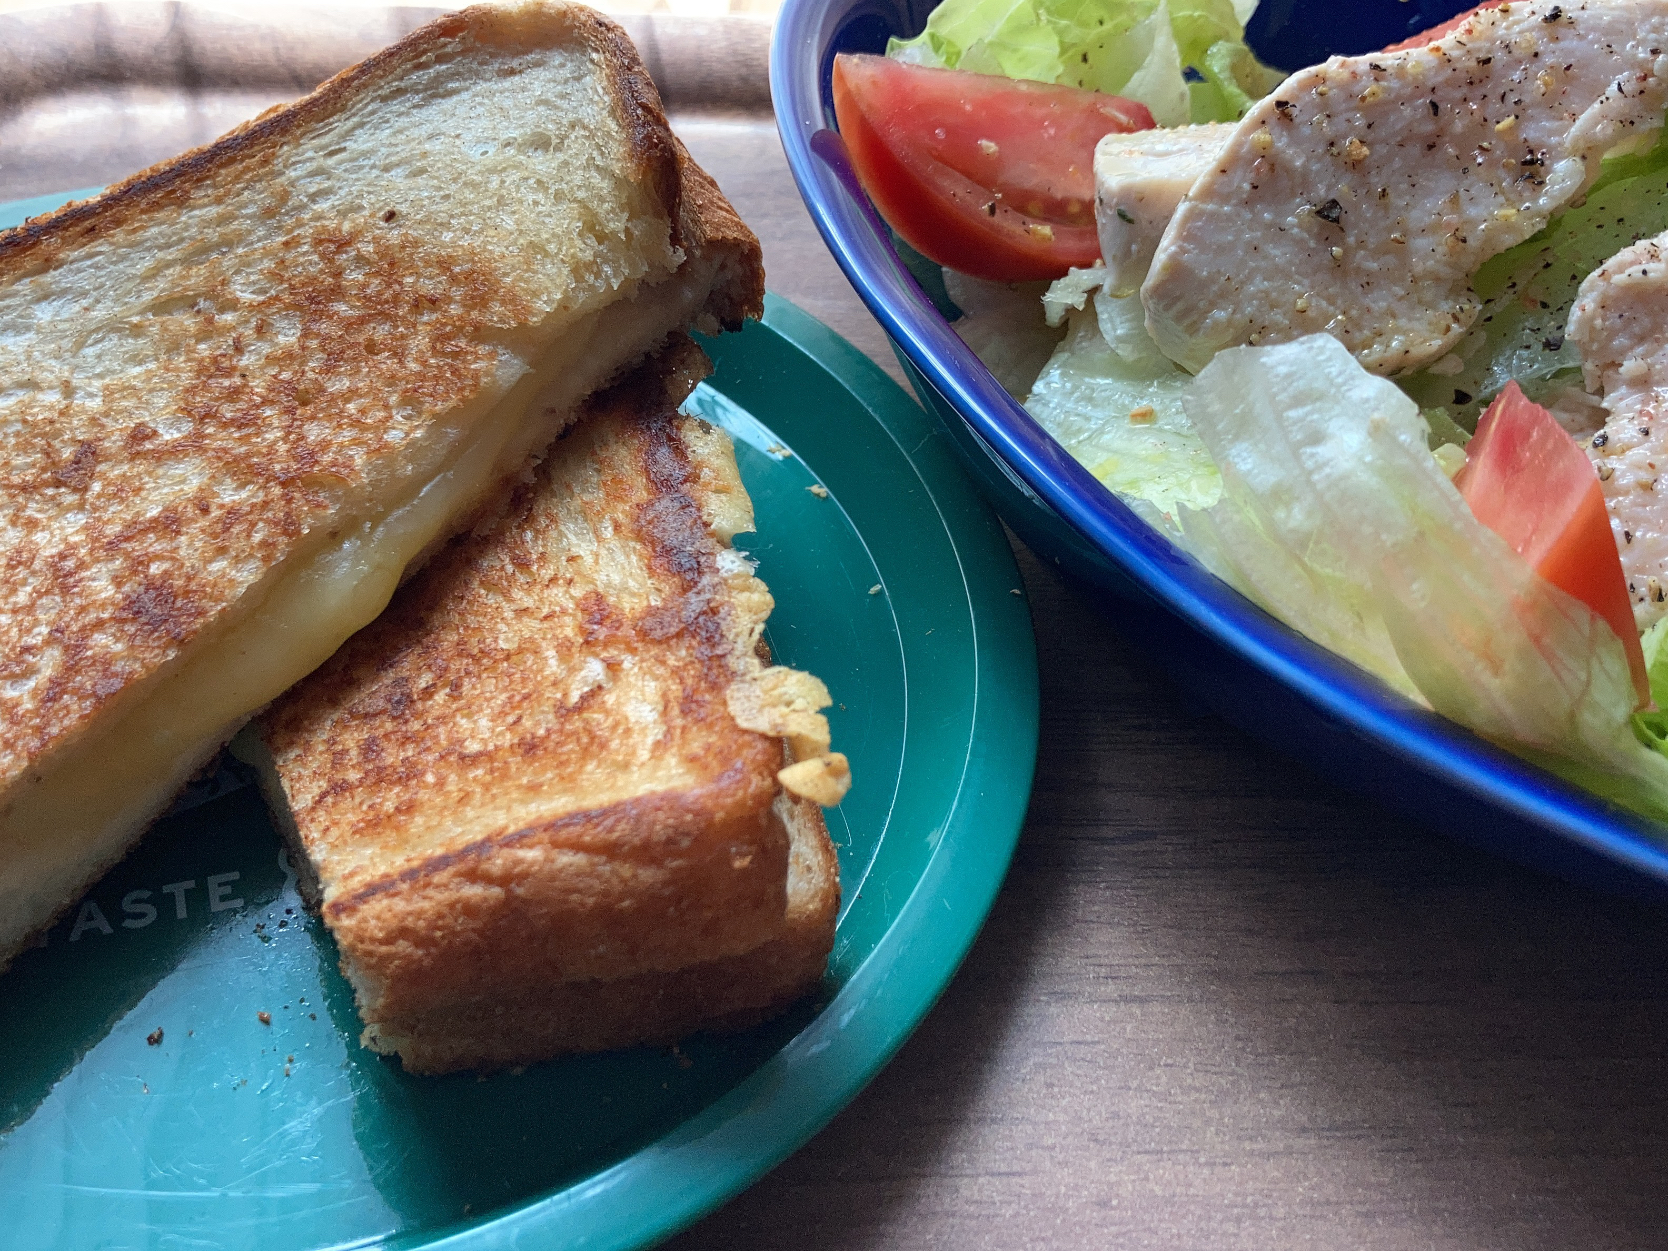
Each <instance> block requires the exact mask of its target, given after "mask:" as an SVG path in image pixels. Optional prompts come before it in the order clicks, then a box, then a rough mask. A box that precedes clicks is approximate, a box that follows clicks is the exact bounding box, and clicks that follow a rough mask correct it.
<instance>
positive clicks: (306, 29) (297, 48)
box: [0, 0, 779, 201]
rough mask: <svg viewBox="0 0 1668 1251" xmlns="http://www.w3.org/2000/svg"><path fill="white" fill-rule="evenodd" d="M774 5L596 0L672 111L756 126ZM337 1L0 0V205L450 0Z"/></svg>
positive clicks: (111, 164)
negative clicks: (399, 0) (423, 1)
mask: <svg viewBox="0 0 1668 1251" xmlns="http://www.w3.org/2000/svg"><path fill="white" fill-rule="evenodd" d="M778 3H779V0H605V2H604V3H602V4H599V5H597V6H595V7H598V8H601V9H603V10H604V11H607V12H610V13H613V14H615V15H616V16H617V17H618V18H619V19H620V21H621V23H622V25H624V26H625V27H626V30H627V33H628V34H629V35H630V36H631V37H632V39H633V41H634V42H635V43H636V44H637V46H638V48H639V50H640V51H641V52H642V54H643V58H644V61H645V62H646V63H647V65H648V67H649V71H650V73H651V74H653V75H654V78H655V81H656V82H657V83H658V84H659V86H660V90H661V94H662V96H663V97H664V98H665V101H666V105H667V109H668V111H669V112H673V113H681V114H684V115H686V116H690V117H691V118H693V117H696V116H699V117H706V118H713V117H720V118H730V119H734V120H738V121H739V120H742V119H745V118H756V119H757V120H758V121H759V122H760V123H761V124H765V125H768V124H769V110H770V90H769V85H768V82H767V76H768V64H769V42H770V23H771V18H772V15H773V14H774V12H775V10H776V8H777V7H778ZM459 7H462V6H461V5H437V6H423V7H414V6H406V7H389V6H386V5H381V4H373V3H368V2H365V0H349V2H348V3H339V4H332V5H330V6H328V7H324V6H316V5H315V6H308V5H302V4H286V3H260V4H254V3H247V2H245V0H210V2H208V3H178V2H175V0H167V2H158V0H106V2H104V3H82V4H62V3H45V2H43V0H0V201H6V200H13V199H21V198H25V197H33V196H37V195H41V194H44V193H50V192H57V191H69V190H78V189H81V188H85V187H93V186H101V185H104V184H107V183H109V182H112V181H115V180H116V179H119V178H122V177H124V176H126V175H128V174H131V173H133V172H134V171H136V170H139V169H142V168H144V167H145V166H147V165H150V164H152V163H154V162H156V161H159V160H163V159H165V158H167V157H170V156H173V155H175V154H176V153H178V152H180V151H182V150H184V149H186V148H190V147H195V146H197V145H198V144H202V143H207V142H208V141H209V140H211V139H214V138H215V137H216V136H218V135H220V134H223V133H224V132H225V131H227V130H229V129H231V128H232V127H233V126H235V125H237V124H238V123H240V122H242V121H245V120H247V119H248V118H251V117H253V116H255V115H256V114H257V113H259V112H261V111H262V110H263V109H266V108H269V107H271V106H272V105H274V104H277V103H280V102H282V101H285V100H291V99H294V98H295V97H296V96H298V95H301V94H303V93H304V92H307V91H309V90H311V89H312V88H313V87H315V86H317V85H318V84H319V83H320V82H322V81H323V80H324V79H326V78H328V77H329V76H330V75H332V74H334V73H336V72H337V71H338V70H340V69H342V68H344V67H346V66H348V65H351V64H353V63H354V62H356V61H359V60H362V59H364V58H365V57H367V56H369V55H371V54H372V53H373V52H375V51H377V50H378V49H379V48H382V47H384V46H385V45H387V44H388V43H390V42H392V41H393V40H395V39H398V38H399V37H400V36H402V35H404V34H406V33H407V32H408V31H410V30H412V29H414V28H415V27H417V26H420V25H422V24H423V23H424V22H426V21H429V20H430V19H431V18H433V17H434V16H436V15H437V14H438V13H441V12H444V11H445V10H446V9H448V8H459Z"/></svg>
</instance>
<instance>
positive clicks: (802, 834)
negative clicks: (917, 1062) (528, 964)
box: [360, 793, 840, 1076]
mask: <svg viewBox="0 0 1668 1251" xmlns="http://www.w3.org/2000/svg"><path fill="white" fill-rule="evenodd" d="M774 807H775V810H776V813H777V815H778V816H779V817H780V818H781V819H782V821H783V824H784V825H785V826H786V828H787V829H788V831H789V837H790V839H791V843H792V850H791V855H792V857H793V860H794V863H795V867H794V868H793V869H790V874H791V875H793V876H795V877H797V879H798V880H797V881H795V882H794V883H793V885H791V886H790V896H789V899H788V907H787V913H786V915H785V917H784V924H783V926H782V930H781V932H780V933H778V934H777V935H776V936H775V937H773V938H770V939H768V940H766V941H765V942H763V943H761V944H759V945H758V946H757V947H754V948H752V949H751V950H749V951H745V952H742V953H740V954H739V955H734V956H728V957H724V958H721V959H718V960H711V961H705V962H702V963H699V964H694V965H690V966H688V967H685V968H683V969H678V970H675V971H672V972H664V973H645V974H640V975H637V976H633V977H626V978H620V979H618V980H615V981H589V982H570V983H566V984H564V985H562V986H560V987H556V988H554V989H546V988H542V987H541V988H533V990H532V992H531V993H530V995H529V998H528V1001H527V1002H526V1003H505V1004H499V1005H494V1006H493V1007H492V1008H490V1009H489V1010H486V1011H481V1010H473V1011H470V1012H466V1013H461V1014H454V1013H451V1012H447V1011H445V1010H441V1011H437V1012H432V1013H427V1014H423V1015H421V1016H417V1017H410V1018H406V1019H402V1020H399V1021H389V1022H379V1023H373V1024H369V1025H367V1026H366V1027H365V1030H364V1032H363V1034H362V1035H361V1039H360V1040H361V1041H362V1042H363V1043H364V1044H365V1046H367V1047H369V1048H370V1049H371V1050H373V1051H377V1052H379V1053H381V1054H384V1055H390V1056H393V1055H397V1056H398V1057H399V1059H400V1062H401V1064H402V1066H403V1067H404V1068H405V1069H406V1071H407V1072H410V1073H416V1074H420V1075H425V1076H434V1075H439V1074H444V1073H455V1072H460V1071H466V1070H475V1071H480V1072H491V1071H493V1070H497V1069H504V1068H509V1067H512V1066H515V1065H521V1064H530V1063H534V1062H537V1061H541V1060H545V1059H551V1058H555V1057H559V1056H564V1055H573V1054H577V1053H584V1052H591V1051H602V1050H611V1049H613V1048H616V1047H626V1046H650V1047H653V1046H666V1045H668V1044H671V1043H675V1042H677V1041H678V1040H679V1039H682V1038H686V1037H688V1036H689V1035H691V1034H695V1033H713V1034H726V1033H734V1032H736V1031H739V1030H744V1029H750V1028H752V1027H753V1026H755V1025H758V1024H760V1023H761V1022H763V1021H766V1020H769V1019H770V1018H772V1017H775V1016H778V1015H780V1014H781V1013H782V1012H784V1011H786V1010H787V1009H788V1008H789V1007H790V1006H791V1005H792V1004H794V1003H795V1002H797V1001H798V1000H800V999H802V998H804V997H805V996H806V995H808V994H810V993H811V992H812V991H813V990H815V989H816V988H817V986H818V985H820V984H821V983H822V981H823V978H824V976H825V975H826V972H827V967H828V957H829V954H830V953H831V952H832V950H833V947H834V926H835V921H836V920H837V919H838V916H839V910H840V863H839V857H838V855H837V854H836V853H835V850H834V844H833V842H832V841H831V840H830V838H829V836H828V827H827V824H826V823H825V821H824V818H823V814H822V810H821V809H820V808H819V807H818V806H817V805H816V804H814V803H811V802H809V801H808V800H803V799H795V798H794V797H792V796H791V795H787V794H785V793H784V794H781V795H778V796H777V799H776V802H775V805H774ZM553 1008H554V1010H553Z"/></svg>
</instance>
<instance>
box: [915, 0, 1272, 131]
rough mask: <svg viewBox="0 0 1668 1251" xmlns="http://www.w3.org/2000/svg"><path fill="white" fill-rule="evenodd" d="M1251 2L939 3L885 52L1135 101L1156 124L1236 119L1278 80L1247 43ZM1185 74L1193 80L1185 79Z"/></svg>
mask: <svg viewBox="0 0 1668 1251" xmlns="http://www.w3.org/2000/svg"><path fill="white" fill-rule="evenodd" d="M1255 9H1256V0H943V2H942V3H941V4H939V6H938V7H937V8H936V9H934V10H933V11H932V14H931V15H930V16H929V17H928V18H927V28H926V29H925V30H924V31H922V32H921V33H920V34H919V35H917V36H916V37H915V38H914V39H908V40H899V39H893V40H892V41H891V42H890V43H889V44H888V45H887V49H886V54H887V55H888V56H891V57H896V58H897V59H898V60H901V61H908V62H910V63H912V64H915V65H930V66H936V67H940V68H945V69H964V70H970V71H972V72H974V73H979V74H1001V75H1004V76H1006V77H1008V78H1029V79H1034V80H1035V81H1037V82H1047V83H1067V84H1069V85H1071V86H1075V87H1086V88H1088V89H1090V90H1092V91H1105V92H1110V93H1112V94H1115V95H1121V96H1125V97H1127V98H1129V99H1132V100H1139V101H1140V102H1141V103H1143V104H1145V105H1146V106H1147V107H1148V108H1149V109H1151V110H1152V114H1153V118H1154V120H1155V121H1157V122H1158V124H1159V125H1161V126H1179V125H1181V124H1183V123H1185V122H1189V121H1194V122H1229V121H1238V120H1239V118H1240V117H1241V116H1243V114H1244V112H1245V110H1246V109H1247V108H1249V107H1250V106H1251V104H1252V102H1253V101H1254V100H1256V99H1257V98H1259V97H1261V96H1263V95H1265V94H1266V93H1267V92H1269V91H1270V90H1272V89H1273V87H1274V85H1275V84H1276V83H1278V82H1279V81H1280V80H1281V78H1282V77H1283V76H1282V75H1281V74H1280V73H1279V71H1277V70H1271V69H1269V68H1268V67H1267V66H1265V65H1262V64H1261V63H1260V62H1258V61H1257V59H1256V57H1255V56H1254V55H1253V54H1252V52H1251V50H1250V49H1249V48H1248V47H1247V46H1246V44H1245V22H1246V20H1247V19H1248V18H1249V17H1250V15H1251V13H1252V12H1253V11H1254V10H1255ZM1189 70H1192V71H1193V72H1194V75H1195V76H1196V77H1197V78H1198V80H1199V81H1195V82H1189V81H1188V73H1187V71H1189Z"/></svg>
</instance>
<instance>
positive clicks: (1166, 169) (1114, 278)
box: [1095, 122, 1235, 296]
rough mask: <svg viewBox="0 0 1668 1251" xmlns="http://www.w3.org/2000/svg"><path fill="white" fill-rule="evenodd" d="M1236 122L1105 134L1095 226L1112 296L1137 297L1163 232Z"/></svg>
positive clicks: (1098, 152) (1099, 150) (1098, 150)
mask: <svg viewBox="0 0 1668 1251" xmlns="http://www.w3.org/2000/svg"><path fill="white" fill-rule="evenodd" d="M1234 129H1235V127H1234V124H1233V123H1231V122H1206V123H1205V124H1203V125H1200V126H1175V127H1171V128H1168V129H1166V128H1164V127H1159V128H1158V129H1156V130H1137V131H1135V132H1134V133H1133V134H1127V135H1106V136H1105V137H1104V138H1102V139H1101V141H1100V142H1099V143H1098V144H1096V145H1095V226H1096V228H1097V230H1098V231H1099V234H1100V254H1101V257H1102V259H1104V260H1105V261H1106V268H1107V271H1108V274H1107V277H1108V280H1109V281H1110V282H1111V284H1112V286H1111V290H1112V294H1113V295H1120V296H1121V295H1134V294H1135V292H1136V291H1137V290H1138V289H1139V288H1140V286H1141V280H1142V279H1143V278H1145V277H1146V276H1147V266H1148V265H1149V264H1150V263H1151V262H1152V259H1153V252H1154V250H1155V249H1156V248H1157V247H1158V241H1159V238H1160V237H1161V236H1162V235H1163V234H1164V228H1165V227H1166V226H1168V225H1169V224H1170V218H1171V216H1172V215H1173V214H1174V213H1175V211H1176V206H1177V205H1178V204H1180V203H1181V201H1182V197H1183V196H1185V195H1186V194H1187V193H1188V191H1189V190H1190V189H1191V188H1192V186H1193V184H1194V183H1196V182H1198V181H1199V179H1200V178H1201V177H1202V176H1203V175H1204V174H1205V173H1206V172H1207V171H1208V170H1209V169H1210V165H1211V162H1212V161H1214V160H1215V159H1216V158H1217V156H1218V155H1219V154H1220V153H1221V151H1222V149H1223V148H1224V147H1226V146H1227V143H1228V140H1229V139H1230V138H1232V136H1233V133H1234Z"/></svg>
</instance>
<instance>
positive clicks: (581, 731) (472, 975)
mask: <svg viewBox="0 0 1668 1251" xmlns="http://www.w3.org/2000/svg"><path fill="white" fill-rule="evenodd" d="M685 348H686V350H687V351H689V352H693V351H694V349H693V346H692V345H688V344H687V341H686V343H685ZM661 369H662V370H664V371H667V372H671V373H679V372H681V373H682V375H683V376H684V377H685V378H686V379H687V378H688V377H689V376H690V375H689V371H688V369H687V368H681V369H680V366H679V362H678V361H677V360H672V361H669V362H668V361H663V362H662V363H661ZM662 386H663V384H662V383H661V382H660V381H659V379H658V377H657V376H656V373H655V371H651V370H644V371H640V372H639V374H638V375H636V376H634V378H633V379H632V380H630V381H628V382H627V383H626V384H623V385H622V386H621V387H619V388H616V389H615V390H614V391H612V392H610V393H609V394H608V395H606V396H604V397H602V398H600V399H599V400H597V401H596V402H595V404H594V405H593V406H592V408H591V410H590V411H589V412H588V413H587V414H586V415H585V416H584V417H583V418H582V420H581V421H580V422H579V423H578V425H577V426H576V428H575V429H574V430H573V431H571V432H570V434H569V435H568V436H566V437H565V438H564V439H563V440H562V441H561V442H559V443H558V444H557V446H556V448H555V449H553V451H552V452H551V454H550V456H549V457H548V458H547V460H546V461H545V463H544V464H543V465H541V466H540V467H539V469H538V470H537V471H536V473H535V475H534V480H533V481H532V482H531V483H529V484H528V485H526V486H524V487H523V488H522V489H521V490H520V491H519V492H518V493H517V496H516V499H515V501H514V502H513V503H512V505H511V507H510V509H509V511H508V513H507V514H506V515H505V517H503V518H502V519H501V520H500V521H499V522H498V523H497V524H496V525H495V526H494V527H493V528H492V529H491V530H490V531H488V532H486V533H484V534H476V535H474V536H470V537H468V538H465V539H461V540H459V541H458V542H456V543H454V544H453V545H452V546H451V547H449V548H448V549H446V550H444V551H442V552H441V553H440V554H439V555H438V556H436V558H435V559H434V560H433V561H432V562H431V563H430V565H429V567H428V568H426V569H425V570H424V571H423V572H422V573H421V574H420V575H418V577H417V578H416V579H414V580H413V581H412V582H411V583H410V584H408V585H407V586H406V587H405V588H404V589H403V590H402V591H401V592H400V594H399V595H398V596H396V598H395V601H394V603H393V604H391V605H390V607H389V608H388V610H387V611H386V612H385V613H384V614H383V615H382V617H380V618H379V619H378V620H377V621H376V622H374V623H373V624H372V625H370V626H369V627H367V628H366V629H364V630H362V631H361V632H360V633H359V634H358V635H356V636H355V637H354V638H353V639H352V640H351V641H350V642H349V643H348V644H347V645H346V646H344V647H343V648H342V649H341V650H340V651H339V652H338V653H337V654H336V655H335V656H334V657H333V658H332V659H331V660H330V661H329V662H328V663H327V664H326V665H324V666H323V667H322V668H321V669H320V670H318V671H317V672H316V673H315V674H313V675H312V676H311V677H310V678H309V679H307V680H306V681H305V682H303V683H302V684H301V685H300V686H298V687H297V688H296V689H295V690H294V691H292V692H291V693H290V694H289V695H288V696H286V697H285V699H284V700H282V701H281V702H280V703H279V704H278V705H277V706H276V707H275V708H274V710H273V711H272V712H270V713H269V714H268V715H267V717H266V718H265V719H264V720H263V733H264V739H265V742H266V744H267V746H268V748H269V750H270V751H271V753H272V756H273V758H274V761H275V762H276V766H277V771H278V773H279V775H280V777H281V779H282V785H283V789H284V792H285V796H286V798H287V801H288V808H289V812H290V814H291V816H292V818H293V821H294V826H295V830H296V835H297V837H298V840H299V842H300V844H301V850H302V852H303V854H304V855H305V856H306V857H307V858H308V860H309V861H310V862H311V864H312V866H313V869H314V870H315V872H316V874H317V877H318V879H319V882H320V886H321V888H322V896H323V913H324V916H325V919H326V920H327V922H328V923H329V925H330V927H331V930H332V932H333V933H334V935H335V937H336V941H337V943H338V945H339V946H340V948H341V950H342V952H343V959H344V967H345V968H346V969H348V971H349V974H350V976H351V977H352V978H353V980H354V982H355V985H356V988H357V989H358V990H359V992H360V1006H361V1010H362V1013H363V1015H364V1017H365V1019H366V1021H367V1023H368V1024H373V1025H374V1024H376V1023H377V1022H378V1021H380V1020H383V1019H393V1018H397V1017H400V1016H403V1015H408V1014H410V1013H413V1012H416V1011H419V1010H421V1009H422V1008H423V1007H424V1006H425V1005H432V1004H443V1005H447V1006H448V1008H449V1010H451V1011H458V1010H461V1008H462V1006H464V1005H467V1004H469V1003H478V1002H490V1001H492V1000H494V999H502V998H503V997H504V995H505V994H506V993H509V992H510V991H513V990H514V989H515V988H518V987H525V986H529V985H546V986H555V985H558V984H562V983H566V982H571V981H577V980H587V979H612V978H618V977H621V976H626V975H635V974H639V973H647V972H656V971H668V970H672V969H676V968H678V967H681V966H683V965H685V964H688V963H691V962H699V961H710V960H714V959H721V958H725V957H728V956H732V955H738V954H740V953H741V952H743V951H746V950H750V949H752V948H754V947H756V946H758V945H759V944H760V943H762V942H764V941H766V940H768V939H769V938H771V937H772V936H773V935H775V934H776V933H777V932H778V931H779V930H780V928H781V924H782V918H783V909H784V902H785V896H784V889H785V887H784V882H785V879H786V876H787V856H788V838H787V834H786V831H785V830H784V829H783V826H782V822H781V819H780V817H779V816H777V815H774V812H773V805H774V803H775V801H776V799H777V796H778V795H779V794H780V787H779V785H778V784H777V782H776V778H775V775H776V772H777V771H778V770H779V769H780V768H781V767H782V765H783V763H784V759H785V757H784V749H783V744H782V741H781V740H780V739H779V738H776V737H772V736H770V735H766V734H760V733H756V732H753V731H749V730H743V729H741V728H740V727H739V726H738V725H736V723H735V720H734V719H733V717H732V716H731V715H730V712H729V707H728V702H727V700H728V696H729V692H730V690H731V688H732V687H733V686H734V685H735V684H736V682H737V679H738V669H742V668H747V667H749V666H752V667H756V664H757V661H756V659H755V658H754V656H753V651H752V649H753V642H754V639H755V638H756V636H757V627H758V626H759V625H760V624H762V621H763V616H764V613H765V612H768V594H766V593H765V592H764V591H763V588H762V586H760V585H759V584H758V583H757V582H756V580H755V579H753V578H752V575H751V573H750V572H741V573H738V572H737V571H734V570H732V571H730V572H729V573H726V572H725V571H723V570H721V569H720V568H719V564H718V553H719V550H720V544H719V542H718V541H717V540H716V539H715V538H714V537H713V535H712V534H711V533H710V532H709V530H708V526H707V521H706V516H705V513H704V511H703V509H704V507H705V505H706V503H707V500H706V498H705V497H706V496H708V495H710V494H715V493H724V492H727V491H730V490H736V491H739V490H740V483H739V479H734V466H733V462H731V463H730V465H729V466H728V471H727V472H728V478H726V476H725V474H724V473H722V472H714V470H713V467H712V466H708V465H702V466H695V465H692V464H691V461H690V457H689V453H688V450H687V448H686V444H685V441H684V438H683V436H682V435H681V434H680V429H681V427H682V425H683V424H684V423H688V422H691V421H692V420H693V419H690V418H683V417H680V416H678V414H677V413H676V412H675V409H674V403H675V400H672V399H669V398H668V397H667V396H666V395H665V394H664V391H663V389H662ZM684 389H685V390H687V385H686V386H685V387H684ZM732 480H733V481H732ZM604 549H606V554H604ZM588 553H595V554H588ZM574 562H579V563H578V564H575V563H574ZM570 570H572V572H570ZM727 579H729V580H727ZM737 586H741V588H742V589H741V591H740V592H739V593H738V591H737V589H736V588H737ZM749 597H751V599H750V598H749ZM761 600H762V602H760V601H761ZM819 828H820V818H819ZM508 953H513V960H509V959H507V955H508Z"/></svg>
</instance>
